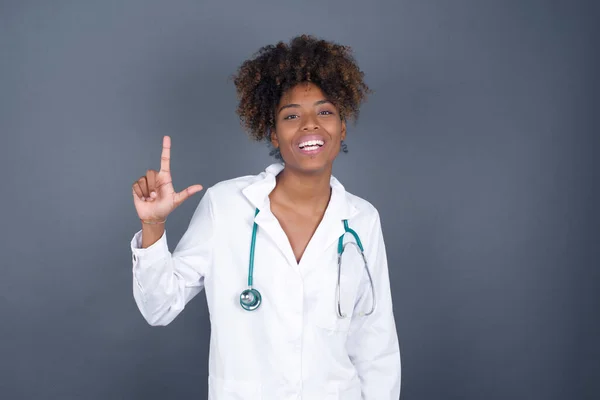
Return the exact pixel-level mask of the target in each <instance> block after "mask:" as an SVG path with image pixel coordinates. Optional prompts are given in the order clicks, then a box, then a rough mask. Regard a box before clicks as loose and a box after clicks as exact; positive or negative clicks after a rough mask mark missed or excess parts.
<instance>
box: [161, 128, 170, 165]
mask: <svg viewBox="0 0 600 400" xmlns="http://www.w3.org/2000/svg"><path fill="white" fill-rule="evenodd" d="M160 170H161V171H164V172H171V138H170V137H169V136H165V137H163V148H162V154H161V155H160Z"/></svg>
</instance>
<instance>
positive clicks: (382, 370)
mask: <svg viewBox="0 0 600 400" xmlns="http://www.w3.org/2000/svg"><path fill="white" fill-rule="evenodd" d="M367 238H368V241H369V243H365V245H366V246H367V247H366V248H365V257H366V258H367V263H368V266H369V270H370V272H371V277H372V279H373V285H374V287H375V299H376V309H375V311H374V312H373V314H371V315H369V316H360V315H359V314H360V313H361V312H366V311H368V310H370V309H371V304H372V296H371V289H370V284H369V280H368V275H367V274H366V273H365V274H364V276H365V279H363V281H362V284H361V291H360V293H361V294H360V295H359V296H358V299H357V301H356V304H355V308H354V315H353V317H352V322H351V325H350V331H349V333H348V341H347V349H348V354H349V356H350V359H351V361H352V363H353V364H354V366H355V368H356V370H357V371H358V375H359V378H360V382H361V390H362V399H363V400H398V399H399V398H400V381H401V378H400V376H401V362H400V346H399V342H398V334H397V332H396V323H395V320H394V312H393V307H392V294H391V288H390V278H389V272H388V264H387V255H386V250H385V244H384V241H383V233H382V230H381V222H380V218H379V213H378V212H377V211H375V218H374V222H373V225H372V227H371V230H370V232H369V234H368V236H367Z"/></svg>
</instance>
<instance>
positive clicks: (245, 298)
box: [240, 288, 262, 311]
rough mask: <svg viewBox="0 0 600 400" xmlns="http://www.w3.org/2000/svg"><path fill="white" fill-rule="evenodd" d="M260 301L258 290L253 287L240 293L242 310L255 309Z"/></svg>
mask: <svg viewBox="0 0 600 400" xmlns="http://www.w3.org/2000/svg"><path fill="white" fill-rule="evenodd" d="M261 301H262V296H261V295H260V292H259V291H258V290H256V289H253V288H248V289H246V290H244V291H243V292H242V294H240V305H241V306H242V308H243V309H244V310H248V311H254V310H256V309H257V308H258V307H259V306H260V303H261Z"/></svg>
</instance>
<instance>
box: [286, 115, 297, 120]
mask: <svg viewBox="0 0 600 400" xmlns="http://www.w3.org/2000/svg"><path fill="white" fill-rule="evenodd" d="M297 117H298V116H297V115H296V114H291V115H288V116H286V117H283V119H296V118H297Z"/></svg>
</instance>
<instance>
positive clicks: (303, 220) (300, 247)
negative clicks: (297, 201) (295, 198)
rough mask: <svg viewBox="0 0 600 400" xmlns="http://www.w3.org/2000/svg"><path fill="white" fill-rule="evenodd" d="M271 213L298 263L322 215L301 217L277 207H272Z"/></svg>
mask: <svg viewBox="0 0 600 400" xmlns="http://www.w3.org/2000/svg"><path fill="white" fill-rule="evenodd" d="M272 212H273V215H274V216H275V218H277V221H278V222H279V225H280V226H281V229H282V230H283V232H284V233H285V235H286V237H287V239H288V241H289V243H290V246H291V247H292V251H293V252H294V257H295V258H296V262H298V263H299V262H300V260H301V259H302V255H303V254H304V251H305V250H306V247H307V246H308V244H309V242H310V240H311V238H312V237H313V236H314V234H315V231H316V230H317V228H318V226H319V223H320V222H321V220H322V219H323V215H322V214H321V215H313V216H306V215H301V214H299V213H296V212H293V211H291V210H286V209H285V208H283V207H279V206H277V205H273V206H272Z"/></svg>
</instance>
